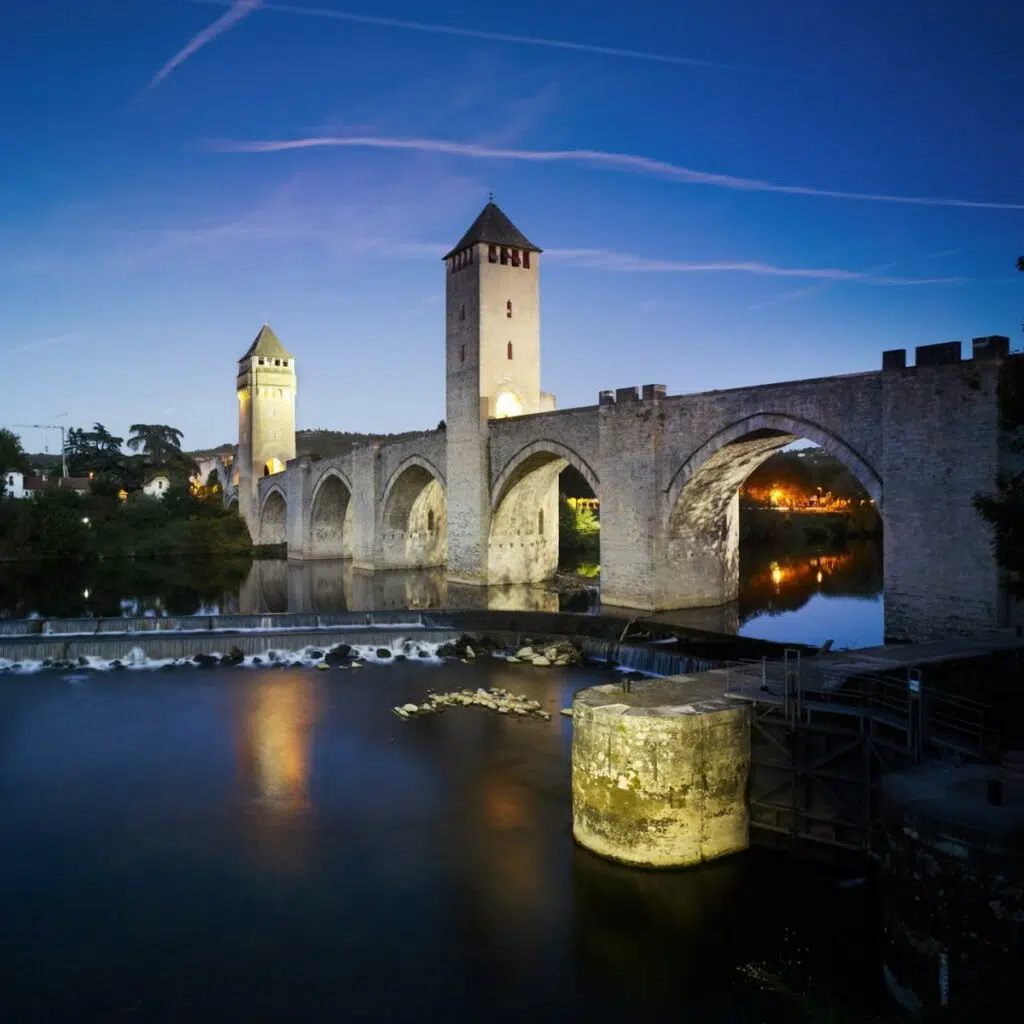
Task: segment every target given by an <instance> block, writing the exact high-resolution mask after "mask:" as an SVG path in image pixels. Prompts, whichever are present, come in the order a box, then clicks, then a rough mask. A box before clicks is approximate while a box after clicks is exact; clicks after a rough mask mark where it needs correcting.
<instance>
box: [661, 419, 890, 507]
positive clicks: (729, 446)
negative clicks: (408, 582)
mask: <svg viewBox="0 0 1024 1024" xmlns="http://www.w3.org/2000/svg"><path fill="white" fill-rule="evenodd" d="M801 438H806V439H807V440H808V441H813V442H814V443H815V444H816V445H818V446H819V447H820V448H821V449H822V451H825V452H828V454H829V455H832V456H835V458H837V459H839V461H840V462H842V463H843V464H844V465H845V466H846V467H847V469H849V470H850V472H851V473H853V475H854V476H855V477H856V478H857V479H858V481H860V484H861V486H862V487H863V488H864V490H865V491H867V492H868V494H869V495H870V497H871V499H872V500H873V501H874V503H875V506H876V507H877V508H878V511H879V512H881V511H882V503H883V498H884V495H883V488H882V478H881V477H880V476H879V475H878V473H877V472H876V471H875V470H874V468H873V467H872V466H871V465H870V464H869V463H868V462H867V461H866V460H865V459H864V458H863V457H862V456H861V455H860V454H859V453H858V452H857V451H856V450H855V449H853V448H852V447H850V445H848V444H847V443H846V442H845V441H843V440H842V438H839V437H837V436H836V435H835V434H832V433H831V432H829V431H827V430H826V429H825V428H824V427H821V426H820V425H818V424H817V423H814V422H812V421H811V420H805V419H802V418H800V417H797V416H789V415H786V414H784V413H770V412H763V413H756V414H755V415H753V416H747V417H745V418H744V419H742V420H738V421H737V422H735V423H731V424H730V425H729V426H727V427H725V428H724V429H723V430H720V431H719V432H718V433H717V434H715V435H714V436H713V437H711V438H709V439H708V440H707V441H705V442H704V444H702V445H701V446H700V447H699V448H697V449H696V451H694V452H692V453H691V454H690V456H689V457H688V458H687V459H686V461H685V462H683V464H682V465H681V466H680V467H679V469H678V470H677V471H676V473H675V475H674V476H673V477H672V480H671V482H670V483H669V486H668V488H667V492H668V513H669V518H670V521H671V518H672V516H673V514H674V513H675V511H676V508H677V506H678V504H679V501H680V499H681V497H682V496H683V494H684V492H686V491H687V490H688V489H689V484H690V481H691V480H693V479H694V478H695V477H696V476H697V475H698V474H699V475H700V476H701V477H702V480H701V483H702V484H703V485H704V486H708V485H712V486H713V488H714V490H716V491H718V490H723V491H728V490H729V488H730V487H731V492H730V495H729V496H730V497H731V494H733V493H735V492H736V491H738V490H739V488H740V485H741V484H742V483H743V481H744V480H746V478H747V477H748V476H750V474H751V473H753V472H754V470H755V469H757V467H758V466H760V465H761V463H762V462H764V461H766V460H767V459H769V458H770V457H771V456H772V455H774V454H775V453H776V452H777V451H778V450H779V449H780V448H784V447H785V446H786V445H787V444H792V442H793V441H798V440H800V439H801Z"/></svg>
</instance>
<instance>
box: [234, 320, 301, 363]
mask: <svg viewBox="0 0 1024 1024" xmlns="http://www.w3.org/2000/svg"><path fill="white" fill-rule="evenodd" d="M252 356H263V357H264V358H267V357H269V358H271V359H294V358H295V357H294V356H293V355H292V354H291V352H289V351H288V349H286V348H285V347H284V345H282V344H281V339H280V338H279V337H278V336H277V335H276V334H275V333H274V332H273V331H272V330H271V329H270V324H264V325H263V326H262V327H261V328H260V333H259V334H257V335H256V337H255V339H253V343H252V344H251V345H250V346H249V348H248V350H247V351H246V353H245V355H244V356H242V359H250V358H252Z"/></svg>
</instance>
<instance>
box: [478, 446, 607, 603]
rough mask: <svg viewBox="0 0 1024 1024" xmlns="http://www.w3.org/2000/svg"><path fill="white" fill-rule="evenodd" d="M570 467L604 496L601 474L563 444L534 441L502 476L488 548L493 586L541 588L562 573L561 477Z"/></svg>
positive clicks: (493, 500)
mask: <svg viewBox="0 0 1024 1024" xmlns="http://www.w3.org/2000/svg"><path fill="white" fill-rule="evenodd" d="M570 465H571V466H573V467H574V468H575V469H577V470H578V471H579V473H580V474H581V475H582V476H583V478H584V479H585V480H586V481H587V483H588V484H589V485H590V487H591V489H592V490H593V491H594V494H595V495H596V494H598V489H599V486H600V483H599V480H598V476H597V474H596V473H595V472H594V470H593V469H592V468H591V467H590V465H589V464H588V463H587V461H586V459H584V458H582V457H581V456H580V455H579V453H578V452H576V451H574V450H573V449H572V448H569V447H568V446H567V445H564V444H562V443H561V442H560V441H554V440H550V439H542V440H539V441H533V442H532V443H530V444H528V445H526V446H525V447H524V448H522V449H520V450H519V451H518V452H517V453H516V454H515V455H513V456H512V458H510V459H509V460H508V462H507V463H506V464H505V465H504V466H503V467H502V469H501V471H500V472H499V473H498V476H497V479H496V480H495V482H494V486H493V487H492V488H491V530H490V538H489V542H488V548H487V563H488V576H489V579H490V581H491V582H492V583H536V582H538V581H540V580H543V579H546V578H547V577H548V576H550V575H551V574H552V573H553V572H554V571H555V570H556V569H557V568H558V475H559V473H561V472H562V470H563V469H565V467H566V466H570Z"/></svg>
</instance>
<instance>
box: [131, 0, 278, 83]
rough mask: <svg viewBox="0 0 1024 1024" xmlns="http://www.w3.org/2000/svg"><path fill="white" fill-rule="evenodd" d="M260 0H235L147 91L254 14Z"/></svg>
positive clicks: (162, 71)
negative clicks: (247, 16)
mask: <svg viewBox="0 0 1024 1024" xmlns="http://www.w3.org/2000/svg"><path fill="white" fill-rule="evenodd" d="M260 6H261V3H260V0H234V2H232V3H231V5H230V8H229V9H228V10H226V11H225V12H224V13H223V14H222V15H221V16H220V17H219V18H218V19H217V20H216V21H215V22H214V23H213V24H212V25H207V27H206V28H204V29H203V30H202V31H201V32H197V33H196V34H195V35H194V36H193V37H192V38H191V39H190V40H189V41H188V42H187V43H186V44H185V45H184V46H183V47H182V48H181V49H180V50H179V51H178V52H177V53H176V54H175V55H174V56H173V57H172V58H171V59H170V60H169V61H168V62H167V63H166V64H165V65H164V66H163V67H162V68H161V69H160V70H159V71H158V72H157V73H156V74H155V75H154V76H153V78H152V80H151V81H150V83H149V85H148V86H147V87H146V88H147V91H151V90H153V89H155V88H156V87H157V86H158V85H159V84H160V83H161V82H162V81H163V80H164V79H165V78H166V77H167V76H168V75H169V74H170V73H171V72H172V71H173V70H174V69H175V68H178V67H180V66H181V65H182V64H184V63H185V61H187V60H188V59H189V57H191V56H192V55H193V54H194V53H196V52H197V51H198V50H201V49H202V48H203V47H204V46H206V44H207V43H212V42H213V40H214V39H216V38H217V36H219V35H221V33H223V32H226V31H227V30H228V29H229V28H231V26H232V25H235V24H237V23H238V22H240V21H241V20H242V19H243V18H244V17H246V15H249V14H252V12H253V11H255V10H256V8H257V7H260Z"/></svg>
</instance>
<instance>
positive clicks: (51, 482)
mask: <svg viewBox="0 0 1024 1024" xmlns="http://www.w3.org/2000/svg"><path fill="white" fill-rule="evenodd" d="M12 475H13V476H14V477H15V478H17V477H19V476H20V474H19V473H14V474H10V473H8V479H10V477H11V476H12ZM57 488H59V489H61V490H65V491H74V492H75V493H76V494H88V493H89V491H91V490H92V478H91V477H88V476H56V477H45V476H27V477H25V478H24V480H23V482H22V484H21V493H20V494H18V495H16V497H19V498H31V497H32V496H33V495H35V494H38V493H39V492H40V491H47V490H54V489H57ZM7 493H8V494H10V493H11V487H10V484H9V483H8V487H7Z"/></svg>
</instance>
